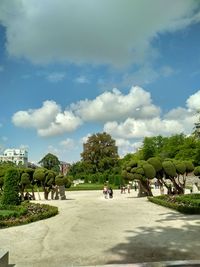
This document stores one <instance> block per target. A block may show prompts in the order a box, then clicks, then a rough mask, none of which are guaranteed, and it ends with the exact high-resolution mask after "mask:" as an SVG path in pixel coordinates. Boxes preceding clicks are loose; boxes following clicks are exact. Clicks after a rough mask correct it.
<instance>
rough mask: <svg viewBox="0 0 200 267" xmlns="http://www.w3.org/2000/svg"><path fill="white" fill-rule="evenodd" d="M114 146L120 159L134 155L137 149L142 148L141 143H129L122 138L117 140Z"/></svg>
mask: <svg viewBox="0 0 200 267" xmlns="http://www.w3.org/2000/svg"><path fill="white" fill-rule="evenodd" d="M115 140H116V145H117V146H118V153H119V155H120V157H123V156H125V155H126V154H128V153H134V152H136V151H137V149H138V148H139V147H141V146H142V142H130V140H126V139H123V138H117V139H115Z"/></svg>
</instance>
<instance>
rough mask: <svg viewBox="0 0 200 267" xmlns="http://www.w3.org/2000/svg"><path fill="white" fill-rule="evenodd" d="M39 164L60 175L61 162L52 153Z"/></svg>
mask: <svg viewBox="0 0 200 267" xmlns="http://www.w3.org/2000/svg"><path fill="white" fill-rule="evenodd" d="M38 163H39V164H41V166H42V167H43V168H46V169H47V170H52V171H55V172H57V173H59V171H60V161H59V159H58V158H57V157H56V156H55V155H53V154H51V153H48V154H47V155H45V156H44V157H43V158H42V159H41V160H40V161H39V162H38Z"/></svg>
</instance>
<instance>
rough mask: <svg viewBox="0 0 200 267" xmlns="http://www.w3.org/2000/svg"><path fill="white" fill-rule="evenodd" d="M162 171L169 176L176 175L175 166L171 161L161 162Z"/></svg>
mask: <svg viewBox="0 0 200 267" xmlns="http://www.w3.org/2000/svg"><path fill="white" fill-rule="evenodd" d="M162 166H163V169H164V172H165V173H166V174H167V175H169V176H170V177H175V176H176V168H175V166H174V164H173V162H171V161H164V162H163V163H162Z"/></svg>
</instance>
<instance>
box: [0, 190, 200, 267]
mask: <svg viewBox="0 0 200 267" xmlns="http://www.w3.org/2000/svg"><path fill="white" fill-rule="evenodd" d="M67 198H68V200H65V201H59V200H55V201H48V203H49V204H52V205H56V206H58V207H59V211H60V213H59V215H57V216H55V217H53V218H50V219H47V220H43V221H39V222H35V223H31V224H29V225H24V226H18V227H12V228H8V229H1V230H0V247H1V248H3V249H7V250H9V252H10V263H11V264H16V267H47V266H48V267H66V266H80V265H91V266H94V265H101V264H117V263H122V264H124V263H136V262H150V261H151V262H153V261H170V260H199V259H200V216H198V215H192V216H191V215H190V216H189V215H188V216H187V215H182V214H180V213H178V212H176V211H172V210H170V209H167V208H164V207H161V206H157V205H155V204H153V203H150V202H148V201H147V199H146V198H136V193H135V192H133V191H132V192H131V194H130V195H129V194H127V193H126V194H120V192H119V191H114V198H113V199H104V198H103V196H102V192H101V191H87V192H86V191H84V192H83V191H82V192H67ZM41 202H42V203H45V201H41Z"/></svg>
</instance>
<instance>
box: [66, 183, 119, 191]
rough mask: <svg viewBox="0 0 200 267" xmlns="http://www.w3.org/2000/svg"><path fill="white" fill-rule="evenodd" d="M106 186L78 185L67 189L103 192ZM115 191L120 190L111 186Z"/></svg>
mask: <svg viewBox="0 0 200 267" xmlns="http://www.w3.org/2000/svg"><path fill="white" fill-rule="evenodd" d="M103 187H104V184H89V183H88V184H78V185H76V186H73V185H72V186H71V187H70V188H67V191H79V190H103ZM111 187H112V188H113V189H118V186H116V185H111Z"/></svg>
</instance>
